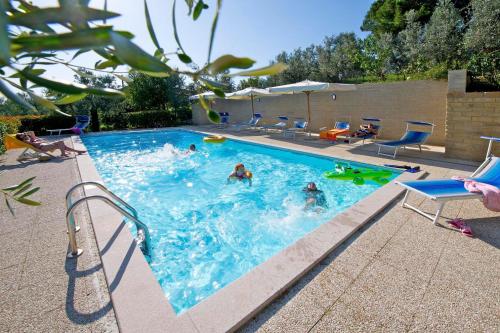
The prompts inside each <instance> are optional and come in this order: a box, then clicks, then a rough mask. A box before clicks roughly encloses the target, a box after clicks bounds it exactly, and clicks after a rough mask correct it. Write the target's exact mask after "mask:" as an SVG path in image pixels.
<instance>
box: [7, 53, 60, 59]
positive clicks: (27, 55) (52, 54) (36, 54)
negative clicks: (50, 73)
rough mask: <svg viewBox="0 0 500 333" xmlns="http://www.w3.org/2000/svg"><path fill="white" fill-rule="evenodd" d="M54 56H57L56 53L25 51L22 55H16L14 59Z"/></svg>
mask: <svg viewBox="0 0 500 333" xmlns="http://www.w3.org/2000/svg"><path fill="white" fill-rule="evenodd" d="M56 56H57V54H55V53H43V52H33V53H25V54H23V55H20V56H19V57H16V59H17V60H19V59H22V58H53V57H56Z"/></svg>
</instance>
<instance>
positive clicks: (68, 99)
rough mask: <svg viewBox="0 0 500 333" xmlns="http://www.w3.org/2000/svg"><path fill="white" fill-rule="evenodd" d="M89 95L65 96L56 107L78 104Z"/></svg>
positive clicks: (56, 102) (57, 102)
mask: <svg viewBox="0 0 500 333" xmlns="http://www.w3.org/2000/svg"><path fill="white" fill-rule="evenodd" d="M87 95H88V94H85V93H84V94H78V95H67V96H64V97H63V98H60V99H58V100H57V101H55V102H54V104H56V105H66V104H71V103H75V102H78V101H80V100H82V99H84V98H85V97H87Z"/></svg>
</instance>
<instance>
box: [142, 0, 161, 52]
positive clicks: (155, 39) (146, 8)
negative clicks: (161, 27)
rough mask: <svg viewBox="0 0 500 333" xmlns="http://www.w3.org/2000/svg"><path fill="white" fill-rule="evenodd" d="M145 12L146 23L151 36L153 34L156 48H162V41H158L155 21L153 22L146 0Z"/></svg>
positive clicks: (152, 37) (152, 38)
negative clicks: (154, 25)
mask: <svg viewBox="0 0 500 333" xmlns="http://www.w3.org/2000/svg"><path fill="white" fill-rule="evenodd" d="M144 14H145V15H146V25H147V27H148V31H149V36H151V40H152V41H153V44H155V46H156V48H157V49H161V46H160V43H158V39H157V38H156V34H155V30H154V28H153V23H151V16H149V9H148V3H147V1H146V0H144Z"/></svg>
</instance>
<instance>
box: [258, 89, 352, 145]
mask: <svg viewBox="0 0 500 333" xmlns="http://www.w3.org/2000/svg"><path fill="white" fill-rule="evenodd" d="M267 89H268V90H269V92H270V93H273V94H275V93H277V94H294V93H299V92H303V93H305V94H306V96H307V121H308V127H309V128H310V125H311V104H310V99H309V96H310V95H311V93H312V92H315V91H325V90H336V91H339V90H356V86H355V85H354V84H342V83H327V82H315V81H309V80H305V81H301V82H297V83H292V84H285V85H283V86H277V87H271V88H267ZM308 132H309V136H310V135H311V131H310V130H309V131H308Z"/></svg>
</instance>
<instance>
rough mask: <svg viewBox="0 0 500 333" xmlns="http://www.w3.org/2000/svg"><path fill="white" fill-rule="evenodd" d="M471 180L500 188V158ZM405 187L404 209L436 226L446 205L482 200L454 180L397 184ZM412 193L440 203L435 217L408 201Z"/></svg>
mask: <svg viewBox="0 0 500 333" xmlns="http://www.w3.org/2000/svg"><path fill="white" fill-rule="evenodd" d="M468 179H471V180H475V181H477V182H481V183H486V184H490V185H493V186H497V187H500V158H499V157H495V156H491V157H488V158H487V159H486V161H484V162H483V164H481V166H480V167H479V168H478V169H477V170H476V171H475V172H474V173H473V174H472V175H471V176H470V178H468ZM396 184H399V185H401V186H403V187H405V188H406V189H407V190H406V194H405V197H404V199H403V204H402V205H403V207H406V208H409V209H411V210H413V211H415V212H417V213H419V214H421V215H423V216H425V217H427V218H428V219H430V220H432V222H433V223H434V224H436V223H437V221H438V219H439V217H440V215H441V213H442V211H443V208H444V205H445V204H446V203H447V202H448V201H452V200H469V199H480V198H481V194H478V193H471V192H469V191H467V190H466V189H465V187H464V182H463V181H460V180H454V179H430V180H415V181H408V182H396ZM410 192H416V193H419V194H421V195H424V196H426V197H427V198H429V199H431V200H433V201H436V202H437V203H438V209H437V212H436V214H435V215H432V214H428V213H426V212H424V211H422V210H420V209H418V208H417V207H415V206H412V205H410V204H409V203H407V202H406V201H407V200H408V195H409V194H410Z"/></svg>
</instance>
